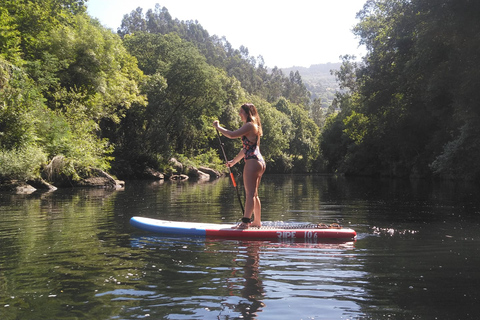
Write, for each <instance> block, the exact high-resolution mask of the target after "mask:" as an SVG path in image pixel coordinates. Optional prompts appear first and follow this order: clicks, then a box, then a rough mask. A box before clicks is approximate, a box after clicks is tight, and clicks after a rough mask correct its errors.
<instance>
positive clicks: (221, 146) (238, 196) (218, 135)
mask: <svg viewBox="0 0 480 320" xmlns="http://www.w3.org/2000/svg"><path fill="white" fill-rule="evenodd" d="M217 137H218V141H219V142H220V148H222V153H223V158H224V159H225V164H226V165H227V168H228V172H230V178H231V179H232V183H233V186H234V187H235V190H236V191H237V198H238V202H239V203H240V207H241V208H242V214H245V209H243V203H242V199H241V198H240V193H239V192H238V187H237V183H236V182H235V178H234V177H233V173H232V170H231V169H230V166H229V165H228V159H227V154H226V153H225V149H224V148H223V142H222V139H221V138H220V132H218V129H217Z"/></svg>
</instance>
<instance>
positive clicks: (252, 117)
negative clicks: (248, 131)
mask: <svg viewBox="0 0 480 320" xmlns="http://www.w3.org/2000/svg"><path fill="white" fill-rule="evenodd" d="M242 109H243V111H245V113H246V114H247V122H253V124H255V125H257V128H258V131H257V135H258V136H262V135H263V130H262V122H261V121H260V116H259V115H258V111H257V108H256V107H255V105H254V104H253V103H245V104H243V105H242Z"/></svg>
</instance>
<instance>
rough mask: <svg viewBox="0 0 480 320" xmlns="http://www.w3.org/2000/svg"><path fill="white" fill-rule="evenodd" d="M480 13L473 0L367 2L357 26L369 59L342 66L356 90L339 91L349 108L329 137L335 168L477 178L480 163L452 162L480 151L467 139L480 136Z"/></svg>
mask: <svg viewBox="0 0 480 320" xmlns="http://www.w3.org/2000/svg"><path fill="white" fill-rule="evenodd" d="M479 10H480V4H479V3H478V2H476V1H468V0H460V1H454V0H439V1H434V2H433V3H432V2H431V1H427V0H417V1H407V0H394V1H390V0H389V1H386V0H370V1H367V2H366V4H365V6H364V9H363V10H362V11H361V12H359V14H358V17H359V18H360V23H359V24H358V25H357V26H356V27H355V29H354V32H355V33H356V34H357V35H358V36H359V38H360V39H361V43H362V44H364V45H365V46H366V47H367V49H368V50H369V52H368V54H367V56H366V58H365V60H364V64H362V65H356V64H354V63H352V61H351V59H350V58H349V57H345V60H344V64H343V66H342V68H341V69H340V71H338V72H337V73H336V76H337V78H338V79H339V81H340V86H341V88H344V89H347V90H348V91H346V92H345V93H343V94H339V95H337V99H336V101H335V104H336V105H338V106H340V107H341V108H342V112H341V113H340V114H339V115H338V121H336V122H335V125H332V124H327V128H326V130H325V131H324V132H323V137H322V141H323V142H322V151H323V154H324V155H325V157H326V158H327V160H328V162H329V164H330V165H333V169H334V170H340V171H342V172H349V173H355V174H381V175H390V176H409V175H410V176H412V175H413V176H428V175H430V174H432V173H434V174H437V175H442V176H448V177H453V176H455V175H457V176H458V177H459V178H463V177H465V176H467V174H466V173H467V172H472V173H473V175H474V176H475V175H476V172H478V171H479V168H480V164H476V163H471V162H468V161H457V162H456V163H455V161H454V159H459V158H460V157H461V158H463V159H474V158H476V157H477V152H476V151H475V150H476V148H475V147H472V148H469V147H466V145H467V144H470V145H472V146H475V145H476V141H478V140H479V138H478V137H479V136H478V131H477V130H472V129H471V128H472V125H471V123H478V119H479V117H480V113H479V112H478V110H479V109H478V103H477V102H476V101H478V100H479V98H480V94H479V91H478V89H476V88H475V86H474V85H473V83H479V81H480V74H479V72H478V70H477V68H472V65H474V64H475V62H474V59H476V58H475V57H476V56H477V54H476V53H475V52H478V49H479V48H480V47H479V46H480V40H479V39H480V38H478V36H476V35H478V34H479V32H480V28H479V25H478V23H477V18H476V16H475V14H474V12H476V13H478V12H479ZM339 121H341V122H342V123H340V122H339ZM342 127H343V128H342ZM334 128H337V129H334ZM340 129H341V130H340ZM345 137H348V139H347V140H345ZM335 143H338V144H339V146H338V147H337V148H335ZM460 154H462V156H460ZM432 170H433V171H432Z"/></svg>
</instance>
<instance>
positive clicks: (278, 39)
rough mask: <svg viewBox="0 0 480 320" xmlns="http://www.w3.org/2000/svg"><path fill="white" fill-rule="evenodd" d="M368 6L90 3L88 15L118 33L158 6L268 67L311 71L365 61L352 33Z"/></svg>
mask: <svg viewBox="0 0 480 320" xmlns="http://www.w3.org/2000/svg"><path fill="white" fill-rule="evenodd" d="M365 2H366V0H295V1H284V0H276V1H269V0H242V1H228V0H87V7H88V10H87V12H88V14H89V15H90V16H92V17H94V18H97V19H98V20H100V22H101V24H102V25H104V26H106V27H108V28H111V29H113V30H114V31H116V30H117V28H118V27H120V25H121V21H122V19H123V16H124V15H125V14H129V13H130V12H132V11H133V10H135V9H136V8H138V7H141V8H142V9H143V13H146V12H147V11H148V9H154V8H155V4H157V3H159V4H160V6H162V7H165V8H167V9H168V12H169V13H170V15H171V16H172V17H173V18H174V19H175V18H177V19H179V20H184V21H187V20H197V21H198V23H200V25H201V26H202V27H203V28H204V29H206V30H207V31H208V33H209V34H210V35H217V36H219V37H222V36H225V38H226V39H227V41H228V42H230V44H231V45H232V46H233V48H236V49H239V48H240V46H242V45H243V46H245V47H247V48H248V51H249V55H250V56H253V57H257V56H259V55H261V56H262V57H263V60H264V62H265V65H266V66H267V67H271V68H273V67H275V66H276V67H279V68H289V67H294V66H295V67H309V66H311V65H313V64H321V63H328V62H331V63H334V62H340V61H341V59H340V56H343V55H345V54H350V55H355V56H357V59H360V58H361V57H362V56H364V55H365V48H364V47H363V46H359V39H357V38H356V37H355V35H354V34H353V33H352V31H351V30H352V28H353V26H354V25H355V24H356V23H358V20H357V19H356V18H355V16H356V13H357V12H358V11H360V10H361V9H362V8H363V5H364V3H365Z"/></svg>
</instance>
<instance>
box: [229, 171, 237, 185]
mask: <svg viewBox="0 0 480 320" xmlns="http://www.w3.org/2000/svg"><path fill="white" fill-rule="evenodd" d="M230 178H232V183H233V186H234V187H235V188H236V187H237V183H236V182H235V178H234V177H233V172H230Z"/></svg>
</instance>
